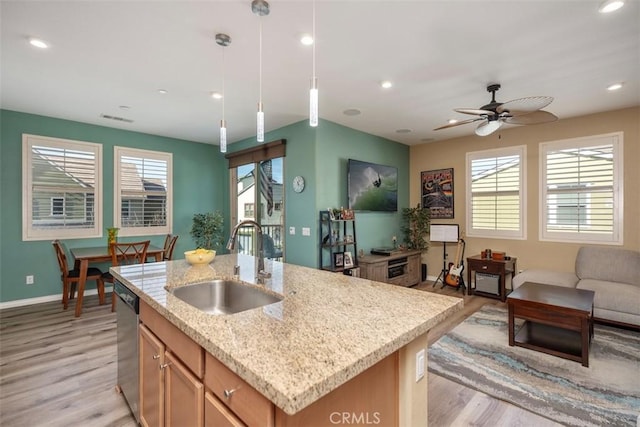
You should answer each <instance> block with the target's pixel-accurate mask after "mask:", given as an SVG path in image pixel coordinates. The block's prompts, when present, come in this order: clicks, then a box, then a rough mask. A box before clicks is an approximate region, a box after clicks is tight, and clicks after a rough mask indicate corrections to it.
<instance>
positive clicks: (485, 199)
mask: <svg viewBox="0 0 640 427" xmlns="http://www.w3.org/2000/svg"><path fill="white" fill-rule="evenodd" d="M526 154H527V153H526V147H525V146H518V147H508V148H501V149H497V150H487V151H476V152H472V153H467V200H469V201H470V202H469V203H467V235H469V236H473V237H488V238H503V239H525V238H526V227H525V224H526V210H525V209H524V201H525V200H526V194H525V188H526V182H525V181H526V180H525V177H526V164H525V162H524V161H523V159H526Z"/></svg>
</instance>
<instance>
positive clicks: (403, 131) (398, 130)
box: [396, 129, 413, 133]
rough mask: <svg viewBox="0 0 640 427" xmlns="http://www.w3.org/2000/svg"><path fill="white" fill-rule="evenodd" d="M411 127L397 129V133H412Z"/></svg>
mask: <svg viewBox="0 0 640 427" xmlns="http://www.w3.org/2000/svg"><path fill="white" fill-rule="evenodd" d="M411 132H413V131H412V130H411V129H396V133H411Z"/></svg>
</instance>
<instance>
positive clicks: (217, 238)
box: [191, 211, 224, 249]
mask: <svg viewBox="0 0 640 427" xmlns="http://www.w3.org/2000/svg"><path fill="white" fill-rule="evenodd" d="M223 226H224V218H223V216H222V213H221V212H220V211H215V212H207V213H197V214H194V215H193V225H192V226H191V237H193V240H195V242H196V247H198V248H202V249H215V248H217V247H218V246H220V245H222V244H223V243H224V238H223V235H222V233H223V231H224V228H223Z"/></svg>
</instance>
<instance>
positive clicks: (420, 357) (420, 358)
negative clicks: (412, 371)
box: [416, 348, 425, 382]
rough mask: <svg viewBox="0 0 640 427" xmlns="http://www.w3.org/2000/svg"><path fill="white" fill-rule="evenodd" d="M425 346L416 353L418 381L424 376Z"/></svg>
mask: <svg viewBox="0 0 640 427" xmlns="http://www.w3.org/2000/svg"><path fill="white" fill-rule="evenodd" d="M424 359H425V352H424V348H423V349H422V350H420V351H419V352H417V353H416V382H418V381H420V380H421V379H422V378H424V362H425V360H424Z"/></svg>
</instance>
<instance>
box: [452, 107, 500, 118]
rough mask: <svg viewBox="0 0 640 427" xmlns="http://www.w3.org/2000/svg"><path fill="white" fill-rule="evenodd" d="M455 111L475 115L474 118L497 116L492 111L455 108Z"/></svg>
mask: <svg viewBox="0 0 640 427" xmlns="http://www.w3.org/2000/svg"><path fill="white" fill-rule="evenodd" d="M453 111H457V112H458V113H462V114H473V115H474V116H492V115H494V114H495V113H494V112H493V111H491V110H481V109H477V108H454V109H453Z"/></svg>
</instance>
